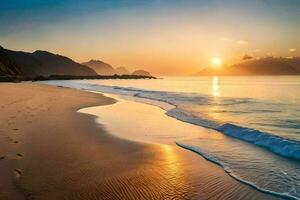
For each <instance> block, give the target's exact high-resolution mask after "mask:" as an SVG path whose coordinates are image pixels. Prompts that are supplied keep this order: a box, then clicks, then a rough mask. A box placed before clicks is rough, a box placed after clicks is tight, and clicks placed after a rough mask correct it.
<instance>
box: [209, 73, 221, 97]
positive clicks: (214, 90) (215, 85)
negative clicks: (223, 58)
mask: <svg viewBox="0 0 300 200" xmlns="http://www.w3.org/2000/svg"><path fill="white" fill-rule="evenodd" d="M211 95H212V96H213V97H218V96H219V95H220V92H219V77H217V76H214V77H213V78H212V81H211Z"/></svg>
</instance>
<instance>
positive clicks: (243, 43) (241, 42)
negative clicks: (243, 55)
mask: <svg viewBox="0 0 300 200" xmlns="http://www.w3.org/2000/svg"><path fill="white" fill-rule="evenodd" d="M237 43H238V44H240V45H247V44H248V42H247V41H245V40H239V41H237Z"/></svg>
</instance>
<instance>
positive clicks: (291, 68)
mask: <svg viewBox="0 0 300 200" xmlns="http://www.w3.org/2000/svg"><path fill="white" fill-rule="evenodd" d="M196 75H211V76H214V75H217V76H222V75H225V76H253V75H300V58H274V57H267V58H261V59H251V60H247V61H244V62H241V63H238V64H235V65H231V66H224V67H221V68H205V69H203V70H202V71H200V72H198V73H197V74H196Z"/></svg>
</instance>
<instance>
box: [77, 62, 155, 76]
mask: <svg viewBox="0 0 300 200" xmlns="http://www.w3.org/2000/svg"><path fill="white" fill-rule="evenodd" d="M81 64H82V65H86V66H88V67H90V68H92V69H94V70H95V71H96V72H97V74H99V75H114V74H118V75H137V76H151V74H150V72H147V71H145V70H136V71H134V72H132V73H131V72H130V71H128V70H127V69H126V68H125V67H117V68H115V69H114V68H113V67H112V66H111V65H110V64H107V63H105V62H102V61H100V60H90V61H88V62H84V63H81Z"/></svg>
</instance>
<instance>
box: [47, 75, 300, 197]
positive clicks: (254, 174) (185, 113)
mask: <svg viewBox="0 0 300 200" xmlns="http://www.w3.org/2000/svg"><path fill="white" fill-rule="evenodd" d="M48 83H49V84H54V85H64V86H68V87H75V88H81V89H86V90H93V91H102V92H108V93H115V94H123V95H129V96H135V98H146V99H154V100H158V101H162V102H167V103H169V104H172V105H174V106H175V108H167V113H166V114H167V115H169V116H172V117H174V118H177V119H179V120H181V121H185V122H189V123H192V124H195V125H197V126H192V125H190V126H189V128H178V129H176V131H174V130H173V129H172V128H166V127H168V126H166V127H165V129H164V130H165V131H164V136H163V137H165V138H166V137H167V138H168V141H174V142H178V143H180V144H183V145H184V147H185V148H188V149H191V150H193V151H197V152H198V153H199V154H201V155H202V156H204V157H206V158H207V159H209V160H211V161H214V162H215V163H217V164H219V165H221V166H222V167H223V168H224V169H225V170H226V171H227V172H228V173H231V175H233V176H235V177H238V178H239V179H240V180H242V181H244V182H246V183H248V184H252V185H254V186H255V187H259V188H260V189H262V190H266V191H270V192H273V193H278V194H280V195H286V196H291V197H292V196H293V197H295V198H300V161H299V159H298V158H300V143H299V141H300V131H299V130H300V129H299V128H300V127H299V126H300V112H299V109H300V77H296V76H295V77H287V76H284V77H224V78H223V77H222V78H218V77H212V78H209V77H204V78H184V77H180V78H166V79H159V80H100V81H99V80H84V81H54V82H48ZM122 118H124V117H120V119H122ZM153 121H155V120H153ZM119 123H121V122H118V124H119ZM124 124H125V125H126V124H127V126H128V124H129V125H130V123H124ZM158 124H159V123H158ZM145 126H146V125H144V126H143V125H142V126H141V127H140V128H139V129H137V130H140V131H143V128H144V131H143V132H145V131H146V128H145ZM200 126H201V127H207V128H210V129H214V130H217V131H209V134H207V133H204V132H203V131H200V130H198V131H197V130H195V128H191V127H200ZM173 127H174V126H173ZM127 129H129V130H130V128H127ZM196 129H197V128H196ZM161 130H162V128H161V127H160V128H158V129H157V131H161ZM131 131H132V132H134V131H135V130H131ZM178 131H179V132H180V134H178ZM152 132H153V131H152ZM175 133H176V134H175ZM152 136H153V135H152ZM152 136H151V135H150V137H152ZM190 136H192V137H190ZM228 136H230V137H228ZM153 137H154V136H153ZM155 137H157V135H156V136H155ZM161 139H162V138H161ZM161 141H162V140H161Z"/></svg>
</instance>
